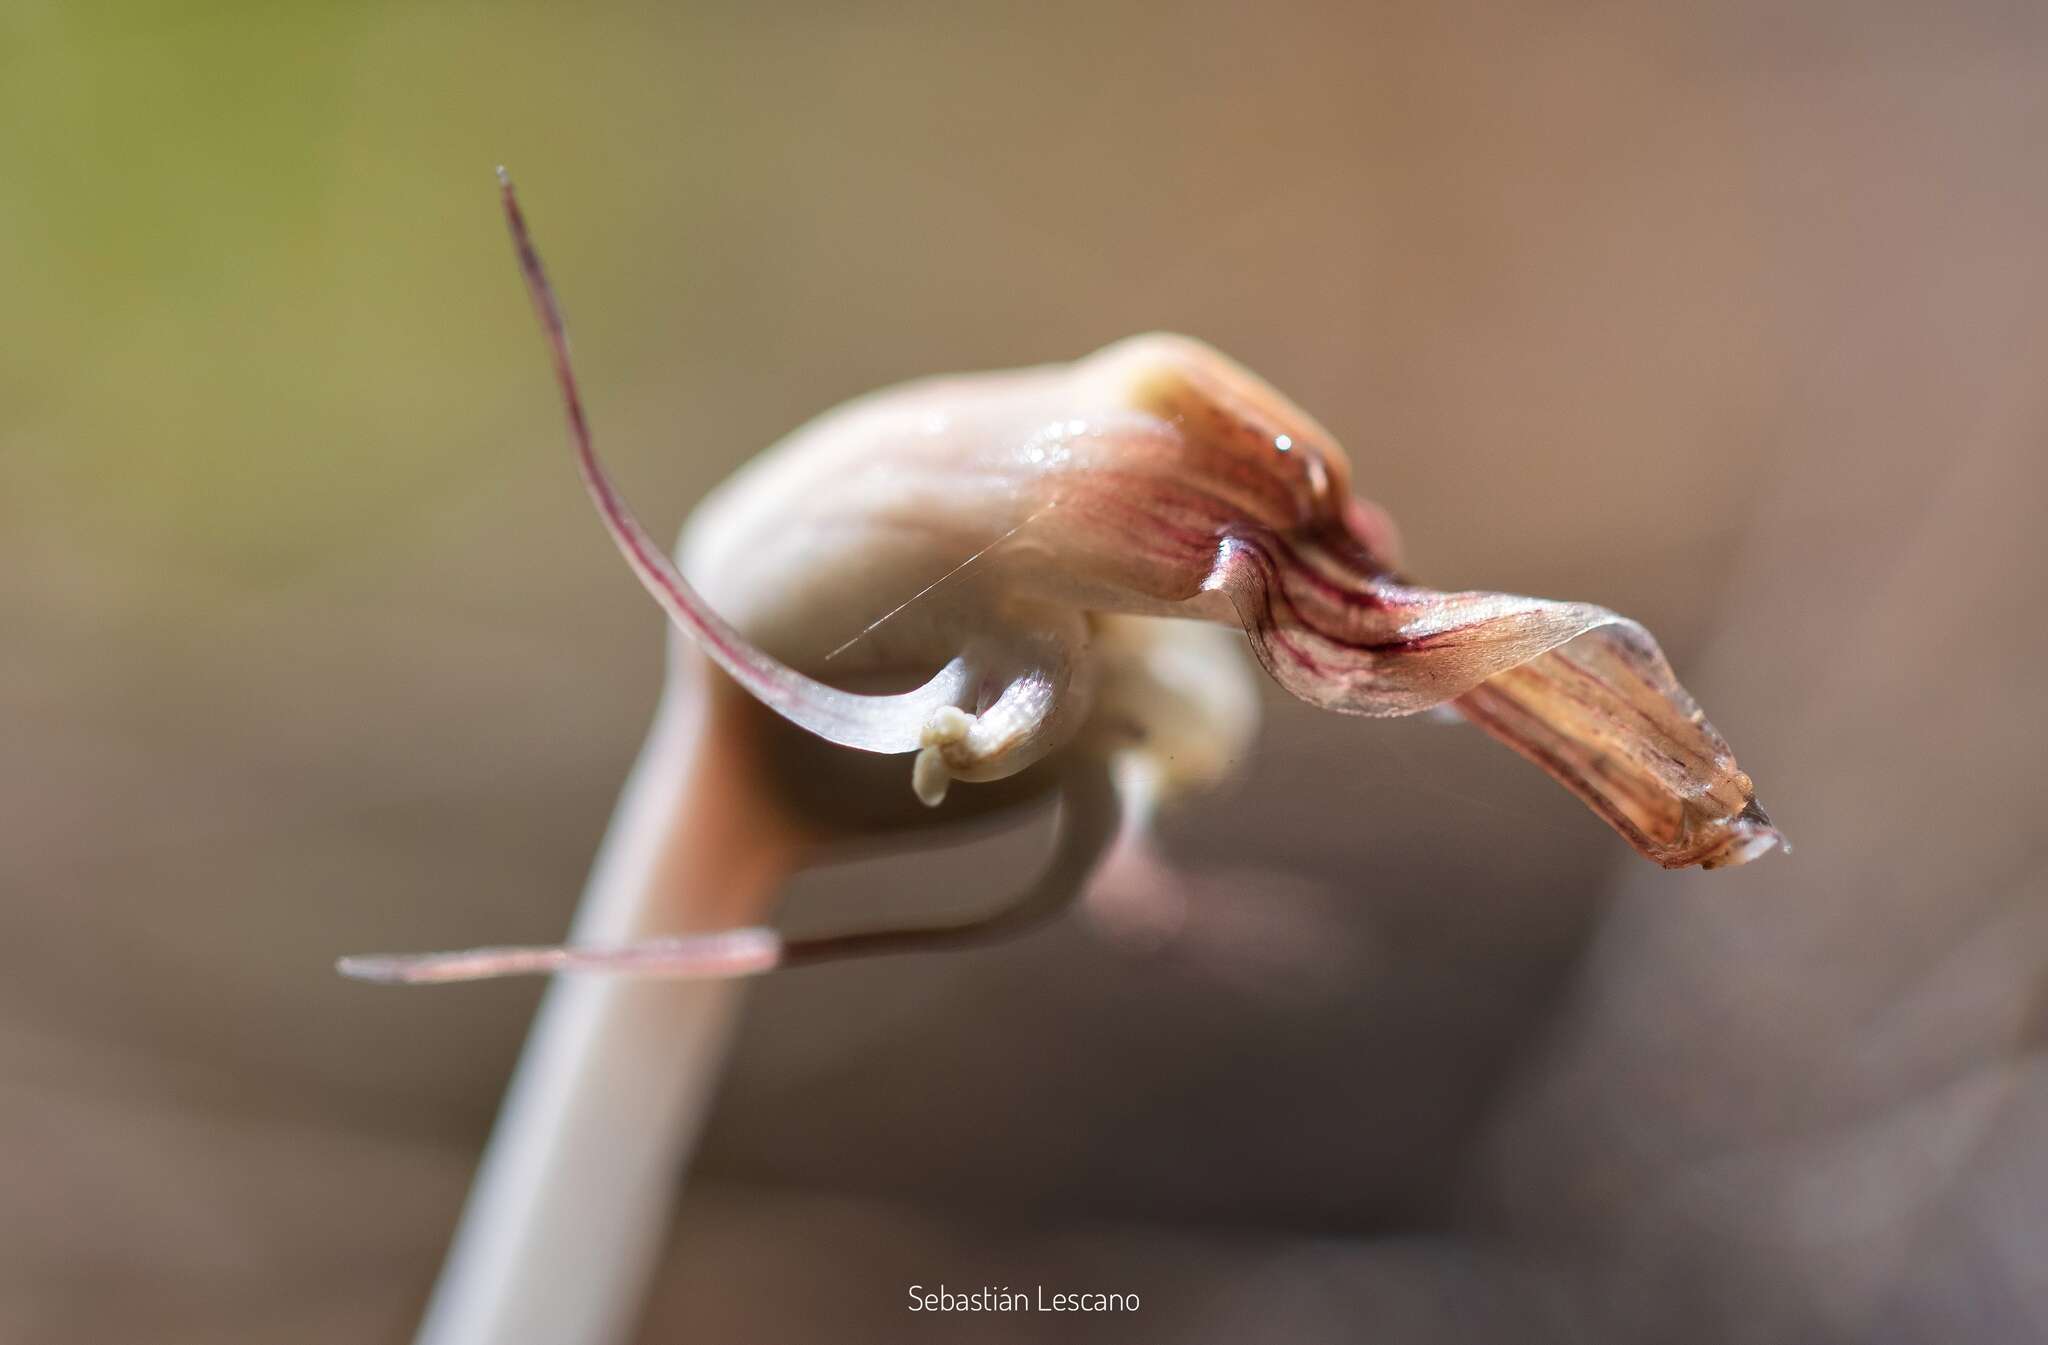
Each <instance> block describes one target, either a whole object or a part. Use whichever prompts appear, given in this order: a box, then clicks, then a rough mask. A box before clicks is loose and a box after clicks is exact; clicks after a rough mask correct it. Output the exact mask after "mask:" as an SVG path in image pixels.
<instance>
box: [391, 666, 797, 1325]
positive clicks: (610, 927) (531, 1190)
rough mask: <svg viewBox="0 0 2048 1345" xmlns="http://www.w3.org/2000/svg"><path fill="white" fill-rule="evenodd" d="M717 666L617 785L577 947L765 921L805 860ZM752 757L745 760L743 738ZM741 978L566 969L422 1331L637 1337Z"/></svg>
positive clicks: (540, 1018) (686, 691) (676, 707)
mask: <svg viewBox="0 0 2048 1345" xmlns="http://www.w3.org/2000/svg"><path fill="white" fill-rule="evenodd" d="M713 680H714V679H711V678H708V677H704V676H697V677H693V678H688V679H677V680H676V682H675V684H674V687H673V689H672V690H671V691H670V693H669V694H668V696H667V697H666V699H665V701H664V704H663V706H662V709H661V711H660V713H659V714H658V715H657V716H656V719H655V724H654V727H653V730H652V732H651V734H650V735H649V738H648V742H647V746H646V748H645V749H644V750H643V751H642V753H641V756H640V760H639V762H638V764H636V765H635V767H634V769H633V773H632V776H631V778H630V779H629V780H628V782H627V784H626V788H625V791H624V793H623V795H622V797H621V799H620V801H619V807H618V811H617V813H616V815H615V816H614V818H613V820H612V825H611V829H610V831H609V832H608V834H607V835H606V837H605V841H604V845H603V848H602V850H601V851H600V853H599V855H598V860H597V864H596V868H595V870H594V871H593V873H592V874H591V878H590V884H589V887H588V888H587V889H586V891H585V893H584V896H583V902H582V906H581V908H580V911H579V914H578V916H577V918H576V923H575V931H574V940H575V942H577V943H589V944H611V943H623V942H626V941H628V940H632V939H637V938H643V937H647V936H650V935H658V934H671V933H687V932H694V931H700V930H714V929H725V928H731V927H733V926H736V925H748V924H756V923H758V922H760V921H761V920H762V919H763V917H764V916H765V915H766V914H767V911H768V909H769V907H770V905H771V904H772V902H773V900H774V897H775V893H776V890H777V888H778V887H779V886H780V884H781V882H782V880H783V879H784V878H785V877H786V876H787V874H788V872H789V870H790V869H791V868H792V867H793V865H794V860H795V856H794V847H793V846H792V845H790V844H789V843H787V840H786V838H784V837H782V836H780V835H778V834H776V832H775V830H774V828H773V827H772V825H770V824H769V823H768V822H767V821H766V820H765V819H764V817H763V816H762V814H761V810H760V809H759V806H758V803H757V800H758V799H759V797H760V796H759V794H758V793H757V791H755V790H754V789H753V788H752V784H753V781H752V780H751V778H749V771H748V769H747V767H748V763H746V762H744V761H736V760H734V756H735V754H734V753H732V752H730V751H727V750H724V749H726V748H729V747H731V746H732V744H730V743H728V742H725V741H723V740H724V739H725V738H727V737H729V736H730V733H731V725H730V718H731V717H730V716H721V715H719V714H718V713H717V711H716V704H715V703H716V702H717V701H718V699H719V694H718V692H719V691H720V690H721V688H715V687H713V686H711V685H710V683H711V682H712V681H713ZM738 755H741V756H744V753H740V754H738ZM743 994H744V987H743V983H742V982H739V981H730V980H718V981H676V980H658V979H638V978H634V977H628V976H579V975H573V974H572V975H565V976H560V977H557V978H556V980H555V982H554V984H552V985H551V986H550V987H549V988H548V992H547V996H546V999H545V1000H544V1001H543V1003H542V1005H541V1008H540V1012H539V1014H538V1015H537V1017H536V1018H535V1021H534V1025H533V1029H532V1032H531V1033H530V1035H529V1036H528V1038H527V1043H526V1049H525V1052H524V1054H523V1055H522V1056H521V1058H520V1061H519V1066H518V1070H517V1072H516V1073H515V1075H514V1077H513V1080H512V1084H511V1088H510V1090H509V1091H508V1092H507V1094H506V1097H505V1102H504V1105H503V1108H502V1110H501V1111H500V1113H499V1116H498V1123H497V1127H496V1130H495V1131H494V1133H493V1134H492V1137H491V1142H490V1146H489V1148H488V1150H487V1151H486V1153H485V1155H484V1160H483V1165H482V1167H481V1169H480V1170H479V1171H478V1173H477V1177H476V1181H475V1184H474V1186H473V1187H472V1189H471V1191H470V1197H469V1204H468V1207H467V1208H466V1210H465V1211H464V1213H463V1217H462V1223H461V1226H460V1228H459V1229H458V1230H457V1232H456V1235H455V1241H454V1245H453V1247H452V1248H451V1249H450V1251H449V1255H448V1260H447V1263H446V1265H445V1267H444V1268H443V1270H442V1274H441V1279H440V1282H439V1284H438V1285H437V1286H436V1288H435V1291H434V1296H433V1299H432V1301H431V1303H430V1304H429V1305H428V1309H427V1315H426V1318H425V1320H424V1321H423V1322H422V1324H421V1326H420V1331H419V1336H418V1338H417V1340H418V1345H542V1343H543V1342H545V1345H611V1343H612V1342H618V1341H622V1340H625V1339H627V1338H628V1336H629V1335H630V1334H631V1332H632V1330H633V1328H634V1326H635V1324H636V1323H637V1321H638V1319H639V1315H640V1310H641V1305H642V1302H643V1299H644V1298H645V1291H646V1287H647V1281H648V1279H649V1277H650V1275H651V1273H652V1270H653V1268H654V1265H655V1263H656V1261H657V1259H658V1257H659V1255H660V1252H661V1249H662V1246H663V1243H664V1240H665V1234H666V1232H667V1229H668V1224H669V1216H670V1212H671V1208H672V1206H673V1203H674V1200H675V1197H676V1193H677V1190H678V1186H679V1182H680V1178H681V1176H682V1172H683V1169H684V1166H685V1164H686V1161H687V1159H688V1156H689V1154H690V1151H691V1150H692V1148H693V1147H694V1146H695V1143H696V1140H697V1136H698V1133H699V1131H700V1130H701V1129H702V1127H703V1124H704V1121H705V1118H706V1116H707V1115H708V1113H709V1111H710V1107H711V1102H712V1099H713V1097H714V1096H715V1095H716V1091H717V1084H718V1078H719V1074H720V1071H721V1068H722V1066H723V1062H724V1057H725V1052H726V1047H727V1043H728V1041H729V1040H730V1037H731V1035H732V1029H733V1025H734V1022H735V1019H736V1017H737V1014H738V1010H739V1006H740V1001H741V996H742V995H743Z"/></svg>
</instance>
